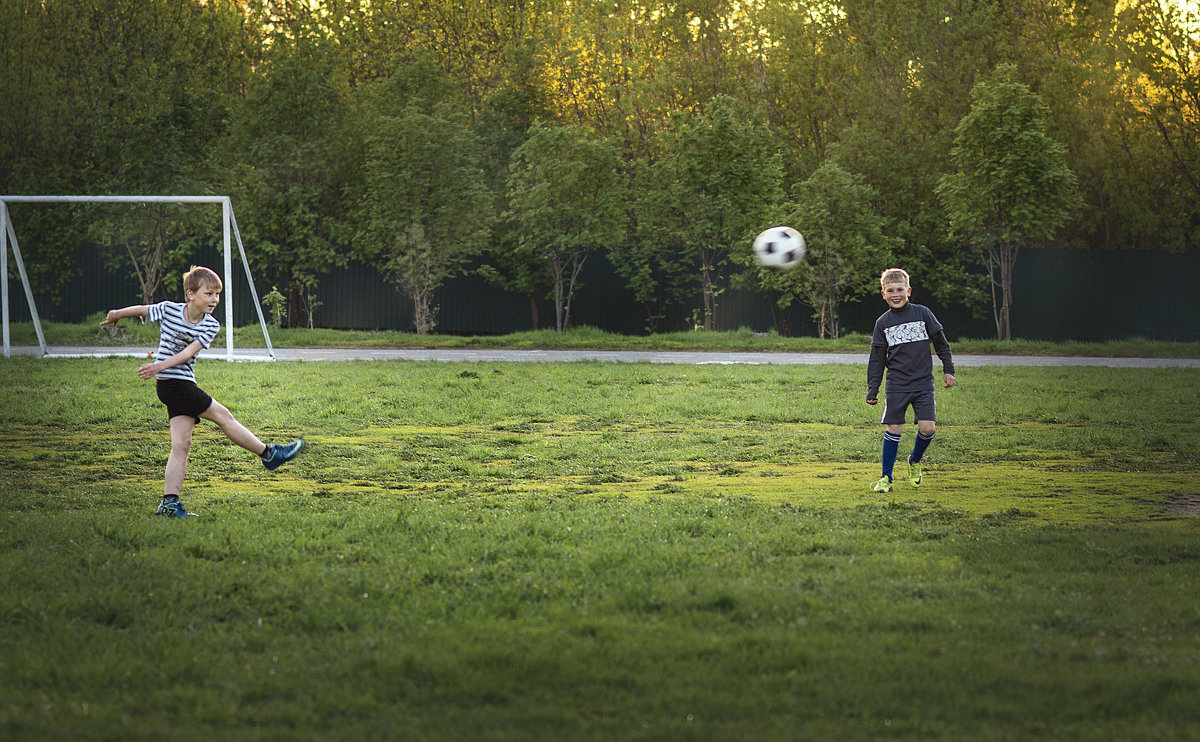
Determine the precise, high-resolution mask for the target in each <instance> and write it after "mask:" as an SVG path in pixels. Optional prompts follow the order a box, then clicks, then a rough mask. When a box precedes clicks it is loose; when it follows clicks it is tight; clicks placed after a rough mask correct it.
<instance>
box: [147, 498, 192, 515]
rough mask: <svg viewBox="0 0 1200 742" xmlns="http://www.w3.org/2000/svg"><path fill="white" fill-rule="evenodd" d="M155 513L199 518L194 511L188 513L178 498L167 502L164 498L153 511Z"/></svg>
mask: <svg viewBox="0 0 1200 742" xmlns="http://www.w3.org/2000/svg"><path fill="white" fill-rule="evenodd" d="M154 514H155V515H165V516H167V517H168V518H199V517H200V516H199V515H196V514H195V513H189V512H188V511H187V508H185V507H184V506H183V503H182V502H180V501H179V500H172V501H170V502H167V501H166V500H165V499H164V500H163V501H162V503H160V504H159V506H158V510H156V511H154Z"/></svg>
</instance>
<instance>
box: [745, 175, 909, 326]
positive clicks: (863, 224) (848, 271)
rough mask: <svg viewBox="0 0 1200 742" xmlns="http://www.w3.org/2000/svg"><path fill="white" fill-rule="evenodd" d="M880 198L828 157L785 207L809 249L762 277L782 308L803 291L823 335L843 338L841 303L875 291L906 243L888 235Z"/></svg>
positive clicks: (786, 220) (786, 219) (787, 219)
mask: <svg viewBox="0 0 1200 742" xmlns="http://www.w3.org/2000/svg"><path fill="white" fill-rule="evenodd" d="M877 198H878V195H877V194H876V193H875V190H874V189H873V188H871V187H870V186H868V185H867V184H866V183H865V182H864V180H863V178H862V177H861V176H856V175H853V174H851V173H848V172H846V171H845V170H844V169H842V168H841V167H840V166H838V165H837V164H835V163H833V162H826V163H824V164H822V165H821V167H819V168H818V169H817V170H816V172H814V173H813V174H812V175H811V176H809V177H808V178H807V179H806V180H805V181H804V182H802V183H798V184H797V185H796V189H795V193H794V194H793V197H792V202H791V203H788V204H786V205H785V206H784V207H783V208H782V211H783V214H784V217H783V223H784V224H788V225H792V226H794V227H795V228H796V229H799V230H800V232H801V233H802V234H803V235H804V238H805V241H806V242H807V245H808V254H807V257H806V258H805V261H804V262H803V263H801V264H800V265H799V266H797V267H796V268H794V269H792V270H790V271H787V272H783V273H776V272H772V271H769V270H766V269H764V268H760V269H759V276H760V280H761V282H762V285H763V287H764V288H766V289H767V290H769V291H771V292H772V293H773V295H775V296H777V297H778V298H777V299H776V305H777V306H779V307H780V308H781V309H786V308H787V306H788V305H789V304H790V303H791V301H792V300H793V298H795V297H797V296H798V297H800V298H801V299H803V301H804V303H806V304H807V305H808V306H810V307H812V308H813V309H815V310H816V314H815V315H814V318H815V319H816V320H817V328H818V333H817V334H818V336H819V337H822V338H824V337H828V338H832V339H834V340H836V339H837V337H838V334H839V325H838V305H839V304H840V303H841V302H842V301H843V300H844V299H848V298H852V297H855V296H861V295H863V294H868V293H871V291H872V289H874V288H876V287H877V286H878V283H877V281H878V277H879V274H880V272H882V271H883V269H884V268H887V267H888V263H889V262H890V261H891V259H892V255H894V254H895V252H896V250H897V249H898V248H899V247H900V241H899V240H898V239H896V238H894V237H888V236H887V235H886V234H885V227H886V222H885V220H884V218H883V217H882V216H880V215H879V213H878V212H877V211H876V210H875V203H876V200H877Z"/></svg>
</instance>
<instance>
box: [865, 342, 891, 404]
mask: <svg viewBox="0 0 1200 742" xmlns="http://www.w3.org/2000/svg"><path fill="white" fill-rule="evenodd" d="M886 364H887V346H886V345H872V346H871V358H870V359H869V360H868V361H867V404H875V403H876V402H877V401H878V400H879V385H880V384H881V383H883V369H884V366H885V365H886Z"/></svg>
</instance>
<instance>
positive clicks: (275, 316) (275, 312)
mask: <svg viewBox="0 0 1200 742" xmlns="http://www.w3.org/2000/svg"><path fill="white" fill-rule="evenodd" d="M262 305H263V306H264V307H266V309H267V316H268V317H270V326H271V328H272V329H276V330H277V329H279V327H280V326H281V325H282V324H283V314H284V307H286V306H287V299H286V298H284V296H283V294H281V293H279V287H278V286H272V287H271V290H270V291H268V292H267V294H266V296H264V297H263V298H262Z"/></svg>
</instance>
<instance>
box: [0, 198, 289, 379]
mask: <svg viewBox="0 0 1200 742" xmlns="http://www.w3.org/2000/svg"><path fill="white" fill-rule="evenodd" d="M16 203H46V204H70V203H76V204H78V203H127V204H138V203H170V204H220V206H221V232H222V236H223V238H224V248H225V265H224V267H225V279H224V281H225V293H226V296H225V359H226V360H228V361H235V360H237V361H260V360H271V361H273V360H275V349H274V348H273V347H272V346H271V336H270V335H269V334H268V333H267V321H266V319H265V318H264V317H263V310H262V304H261V303H260V302H259V300H258V291H256V290H255V288H254V278H253V277H252V276H251V275H250V262H249V261H248V260H246V249H245V247H243V246H242V235H241V233H240V232H238V227H237V220H236V219H234V217H233V204H232V202H231V201H230V200H229V197H228V196H0V293H2V294H3V296H2V297H0V303H2V304H3V324H4V357H5V358H8V357H9V354H10V345H9V320H8V247H9V244H10V243H11V245H12V253H13V259H14V260H15V262H16V264H17V271H18V273H20V276H21V285H22V286H23V287H24V289H25V300H26V301H27V302H28V303H29V314H30V315H31V316H32V317H33V329H34V331H35V332H36V333H37V338H38V345H40V346H41V350H42V355H43V356H50V355H68V354H51V353H50V350H49V348H47V347H46V336H45V334H44V333H43V332H42V323H41V320H40V319H39V318H38V312H37V306H36V305H35V304H34V301H33V289H32V288H31V287H30V285H29V276H28V274H26V272H25V262H24V261H23V260H22V259H21V248H20V247H19V246H18V244H17V232H16V229H14V228H13V222H12V216H11V215H10V214H9V211H8V205H9V204H16ZM231 237H232V238H233V240H236V241H237V247H238V252H239V253H240V254H241V256H242V267H243V268H245V269H246V283H247V284H249V286H250V296H251V298H252V299H253V300H254V308H255V310H257V312H258V323H259V325H261V326H262V333H263V339H264V340H265V341H266V345H267V354H268V356H267V357H262V356H258V357H256V356H245V355H241V356H237V357H235V356H234V355H233V328H234V325H233V257H232V251H231V249H230V248H231V239H230V238H231ZM73 355H78V354H73ZM88 355H113V354H112V353H103V352H97V353H94V354H88Z"/></svg>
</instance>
